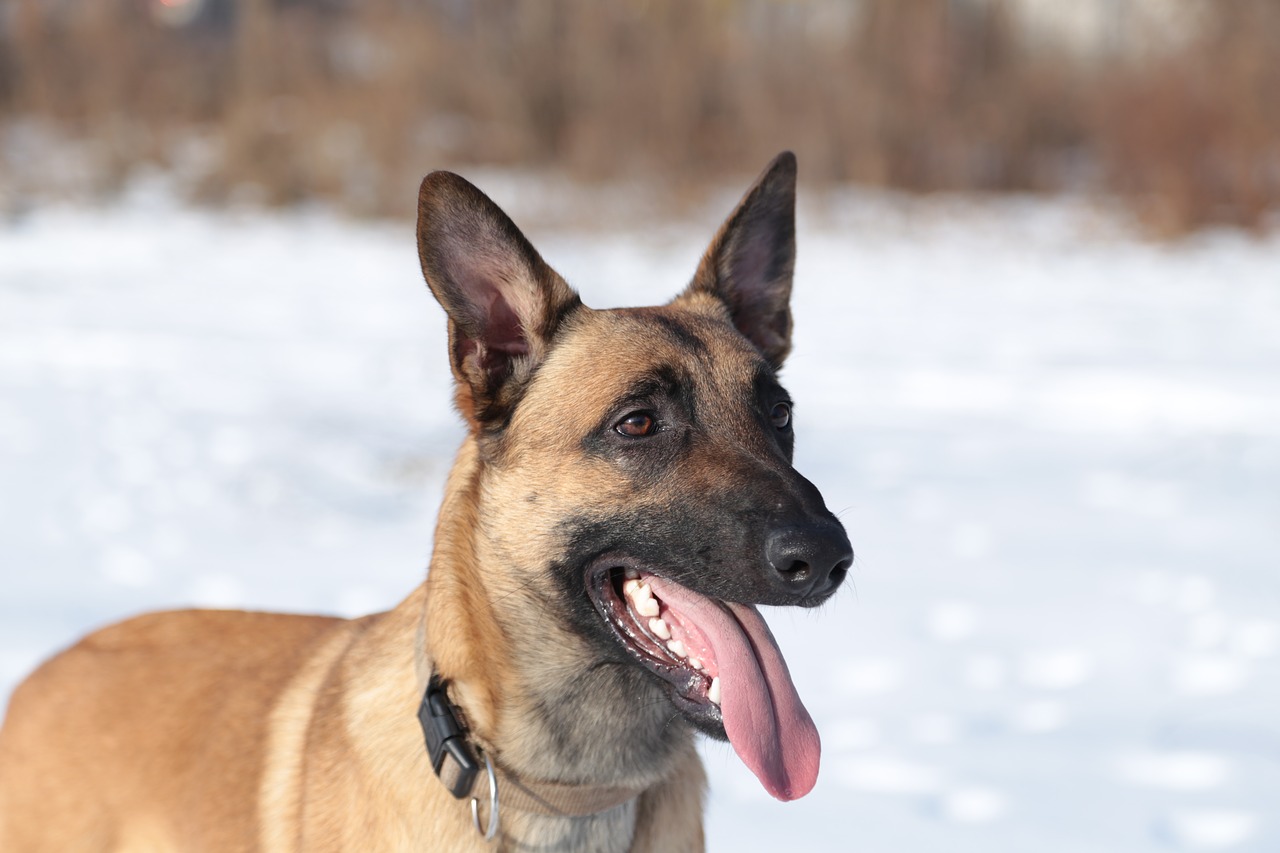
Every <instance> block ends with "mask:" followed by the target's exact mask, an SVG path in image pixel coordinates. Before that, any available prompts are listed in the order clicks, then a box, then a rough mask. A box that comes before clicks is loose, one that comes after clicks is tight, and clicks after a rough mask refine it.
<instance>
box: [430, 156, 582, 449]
mask: <svg viewBox="0 0 1280 853" xmlns="http://www.w3.org/2000/svg"><path fill="white" fill-rule="evenodd" d="M418 257H419V259H420V260H421V261H422V274H423V275H424V276H425V277H426V279H427V286H428V287H430V288H431V292H432V293H433V294H435V297H436V299H437V300H438V301H439V302H440V304H441V306H443V307H444V310H445V313H446V314H448V315H449V363H450V366H451V367H452V368H453V375H454V378H455V379H456V380H457V402H458V408H459V409H460V410H461V411H462V414H463V416H464V417H466V418H467V420H468V421H469V422H470V423H471V424H472V426H473V427H484V426H490V425H493V424H495V423H498V422H501V421H502V419H503V418H504V416H505V415H506V414H507V413H508V412H510V410H511V408H512V407H513V406H514V405H515V403H516V401H517V400H518V399H519V395H520V393H521V391H522V390H523V389H524V386H525V385H526V383H527V381H528V379H529V377H530V376H531V375H532V373H533V370H534V368H535V367H536V366H537V365H538V364H539V363H541V361H542V359H543V358H544V357H545V356H546V353H547V350H548V348H549V346H550V343H551V339H552V337H553V336H554V335H555V332H556V330H557V328H558V327H559V325H560V323H561V321H562V320H563V319H564V318H565V317H566V316H567V315H568V314H569V313H570V312H571V311H572V310H573V309H575V308H577V307H578V306H580V305H581V304H582V303H581V301H580V300H579V299H578V294H577V293H575V292H574V291H573V289H572V288H570V287H569V285H568V284H566V283H565V281H564V279H562V278H561V277H560V275H559V274H558V273H557V272H556V271H555V270H553V269H552V268H551V267H550V266H548V265H547V263H546V262H545V261H544V260H542V256H541V255H539V254H538V252H537V250H536V249H534V248H533V245H532V244H530V243H529V241H528V240H527V239H526V238H525V236H524V235H523V234H521V233H520V229H519V228H517V227H516V226H515V223H513V222H512V221H511V219H510V218H509V217H508V216H507V215H506V214H505V213H503V211H502V209H501V208H500V207H498V206H497V205H496V204H494V203H493V201H492V200H491V199H490V198H489V197H488V196H486V195H485V194H484V193H482V192H480V190H478V189H476V188H475V187H474V186H472V185H471V183H469V182H468V181H466V180H465V179H463V178H461V177H459V176H458V175H455V174H453V173H452V172H432V173H431V174H430V175H427V176H426V177H425V178H423V180H422V188H421V189H420V190H419V192H418Z"/></svg>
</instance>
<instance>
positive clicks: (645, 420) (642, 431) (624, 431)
mask: <svg viewBox="0 0 1280 853" xmlns="http://www.w3.org/2000/svg"><path fill="white" fill-rule="evenodd" d="M613 429H614V431H616V432H617V433H618V434H619V435H625V436H626V437H627V438H645V437H646V436H650V435H653V434H654V433H655V432H657V431H658V421H657V419H656V418H654V416H653V415H651V414H649V413H648V412H632V413H631V414H629V415H627V416H626V417H625V418H623V419H622V420H620V421H618V422H617V423H616V424H614V427H613Z"/></svg>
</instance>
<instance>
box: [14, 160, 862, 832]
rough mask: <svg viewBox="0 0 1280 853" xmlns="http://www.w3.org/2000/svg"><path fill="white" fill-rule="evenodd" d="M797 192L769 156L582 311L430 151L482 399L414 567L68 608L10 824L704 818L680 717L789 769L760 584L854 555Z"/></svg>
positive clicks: (808, 593)
mask: <svg viewBox="0 0 1280 853" xmlns="http://www.w3.org/2000/svg"><path fill="white" fill-rule="evenodd" d="M794 205H795V158H794V157H793V156H792V155H791V154H783V155H781V156H779V157H778V158H777V159H776V160H775V161H774V162H773V163H772V164H771V165H770V167H769V168H768V169H767V170H766V171H765V173H764V174H763V175H762V176H761V178H760V179H759V181H758V182H757V183H756V184H755V186H754V187H752V189H751V190H750V191H749V192H748V194H747V196H746V197H745V198H744V199H743V201H742V203H741V204H740V205H739V207H738V208H737V210H735V212H734V213H733V215H732V216H731V217H730V218H729V220H728V221H727V222H726V223H725V225H724V227H723V228H722V229H721V230H720V232H719V234H718V235H717V236H716V238H715V240H714V241H713V242H712V244H711V247H710V249H709V250H708V251H707V253H706V256H705V257H704V258H703V260H702V263H701V265H700V266H699V268H698V270H697V273H696V274H695V276H694V279H693V281H692V283H691V284H690V285H689V287H688V288H687V289H686V290H685V292H684V293H682V294H681V295H680V296H678V297H677V298H676V299H674V300H673V301H672V302H671V303H670V304H668V305H665V306H662V307H655V308H631V309H620V310H611V311H594V310H591V309H589V308H586V307H585V306H583V305H582V304H581V302H580V301H579V299H578V296H577V294H576V293H574V291H573V290H571V289H570V288H569V287H568V285H566V284H565V282H564V281H563V280H562V279H561V278H560V276H559V275H557V274H556V273H555V272H554V271H553V270H552V269H551V268H550V267H549V266H547V265H546V264H545V263H544V262H543V260H542V258H541V257H540V256H539V255H538V253H537V252H536V251H535V250H534V249H533V247H532V246H531V245H530V244H529V243H528V241H527V240H526V239H525V238H524V236H523V235H522V234H521V233H520V231H519V230H517V228H516V227H515V225H514V224H512V222H511V220H510V219H508V218H507V217H506V215H505V214H504V213H503V212H502V211H501V210H499V209H498V208H497V206H496V205H494V203H493V202H492V201H490V200H489V199H488V198H487V197H486V196H484V195H483V194H482V193H481V192H480V191H479V190H477V189H476V188H475V187H473V186H472V185H471V184H469V183H467V182H466V181H464V180H463V179H462V178H460V177H458V176H456V175H452V174H449V173H446V172H436V173H433V174H431V175H429V176H427V178H426V179H425V180H424V181H423V182H422V190H421V195H420V197H419V213H418V241H419V252H420V256H421V260H422V268H423V272H424V274H425V276H426V279H427V283H428V284H429V285H430V287H431V291H432V292H433V293H434V294H435V296H436V298H437V299H438V300H439V301H440V304H441V305H443V306H444V308H445V311H446V312H447V313H448V316H449V356H450V364H451V366H452V369H453V374H454V377H455V378H456V380H457V400H456V402H457V406H458V409H459V410H460V411H461V412H462V414H463V416H464V417H465V418H466V420H467V423H468V425H469V427H470V431H469V434H468V436H467V438H466V440H465V442H464V443H463V446H462V449H461V451H460V452H459V454H458V458H457V461H456V463H455V465H454V468H453V471H452V473H451V474H450V476H449V480H448V485H447V487H446V491H445V497H444V503H443V506H442V507H441V510H440V517H439V522H438V525H437V528H436V537H435V550H434V554H433V556H432V560H431V568H430V572H429V574H428V577H427V580H426V582H425V583H424V584H423V585H422V586H421V587H419V588H418V589H417V590H416V591H415V592H414V593H413V594H411V595H410V596H409V597H408V598H407V599H406V600H405V601H404V603H402V604H401V605H399V606H398V607H396V608H395V609H394V610H391V611H390V612H387V613H379V614H376V615H373V616H367V617H365V618H362V619H355V620H344V619H334V618H325V617H319V616H287V615H273V614H263V613H241V612H210V611H183V612H175V613H159V614H152V615H148V616H142V617H139V618H136V619H132V620H130V621H127V622H124V623H121V624H119V625H115V626H112V627H109V628H106V629H103V630H101V631H98V632H96V633H94V634H92V635H90V636H88V637H86V638H85V639H83V640H81V641H80V642H79V643H78V644H77V645H75V646H74V647H72V648H71V649H69V650H68V651H66V652H63V653H62V654H60V655H58V656H57V657H55V658H53V659H52V660H50V661H49V662H48V663H46V664H44V665H43V666H42V667H41V668H40V669H39V670H38V671H36V672H35V674H33V675H32V676H31V677H30V678H29V679H27V681H26V682H25V683H24V684H22V685H21V686H20V687H19V688H18V689H17V691H16V692H15V693H14V695H13V699H12V702H11V705H10V708H9V712H8V718H7V720H6V721H5V725H4V729H3V731H2V732H0V850H2V851H4V853H41V851H51V853H71V851H130V852H131V853H133V852H134V851H137V853H141V852H142V851H184V853H195V852H196V851H217V853H226V851H250V850H252V851H265V853H277V851H302V850H306V851H361V853H369V851H373V852H374V853H382V851H413V853H422V851H429V850H438V851H465V850H489V849H495V848H496V849H503V850H535V849H536V850H543V851H551V850H555V851H592V853H600V851H623V850H630V851H655V853H672V851H685V850H701V849H702V846H703V840H702V804H703V793H704V787H705V776H704V774H703V770H702V767H701V764H700V762H699V759H698V756H697V753H696V751H695V749H694V746H693V738H694V734H695V732H696V731H702V732H704V733H706V734H709V735H711V736H712V737H718V738H726V737H727V738H728V740H729V741H730V742H731V743H732V745H733V747H734V749H735V750H736V751H737V753H738V754H739V755H740V756H741V757H742V759H743V760H744V762H745V763H746V764H747V765H748V767H750V769H751V770H752V771H753V772H754V773H755V774H756V775H757V776H758V777H759V779H760V781H761V783H762V784H763V785H764V786H765V787H766V788H767V789H768V790H769V791H770V792H771V793H772V794H773V795H774V796H776V797H778V798H780V799H793V798H795V797H799V796H802V795H804V794H805V793H807V792H808V791H809V789H810V788H812V786H813V784H814V782H815V780H816V777H817V772H818V737H817V732H816V730H815V729H814V726H813V722H812V720H811V719H810V718H809V715H808V713H807V712H806V711H805V709H804V706H803V705H801V704H800V701H799V698H798V697H797V695H796V691H795V688H794V687H793V685H792V683H791V679H790V676H789V675H788V673H787V667H786V664H785V662H784V661H783V659H782V655H781V653H780V652H779V651H778V648H777V645H776V643H774V641H773V639H772V637H771V636H770V634H769V630H768V628H767V627H766V626H765V624H764V622H763V620H762V619H761V618H760V615H759V613H758V611H757V610H756V608H755V607H754V605H756V604H771V605H799V606H802V607H809V606H813V605H816V604H820V603H821V602H823V601H825V600H826V599H827V598H828V597H829V596H830V595H831V594H832V593H833V592H834V591H835V590H836V588H837V587H838V586H839V584H840V582H841V580H842V579H843V577H844V575H845V572H846V571H847V569H848V566H849V564H850V562H851V560H852V553H851V551H850V548H849V543H848V539H847V538H846V537H845V534H844V531H843V529H842V528H841V526H840V524H839V523H838V522H837V521H836V519H835V518H834V517H833V516H832V515H831V513H829V512H828V511H827V509H826V507H825V506H824V505H823V502H822V498H821V496H820V495H819V494H818V492H817V490H816V489H815V488H814V487H813V485H811V484H810V483H809V482H808V481H807V480H805V479H804V478H802V477H801V476H800V475H799V474H797V473H796V472H795V470H794V469H793V468H792V467H791V461H790V460H791V453H792V444H793V436H792V431H791V404H790V400H789V398H788V396H787V394H786V392H785V391H784V390H783V389H782V387H781V386H780V385H779V384H778V381H777V378H776V371H777V369H778V368H779V367H780V366H781V364H782V361H783V358H784V357H785V356H786V354H787V351H788V350H789V348H790V334H791V314H790V310H789V308H788V300H789V297H790V290H791V275H792V268H793V263H794V253H795V248H794V244H795V226H794ZM491 786H493V787H491ZM494 787H496V795H495V792H494ZM495 806H496V807H495ZM485 834H488V835H490V836H491V837H492V839H493V840H491V841H487V840H486V839H485V837H484V836H485Z"/></svg>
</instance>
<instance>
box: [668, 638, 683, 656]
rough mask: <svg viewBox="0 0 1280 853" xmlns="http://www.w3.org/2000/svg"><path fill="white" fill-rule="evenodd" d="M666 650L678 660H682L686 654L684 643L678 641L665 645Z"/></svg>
mask: <svg viewBox="0 0 1280 853" xmlns="http://www.w3.org/2000/svg"><path fill="white" fill-rule="evenodd" d="M667 648H668V649H670V650H671V654H673V655H675V656H676V657H678V658H682V657H684V656H685V654H686V652H685V650H684V643H682V642H680V641H679V640H672V641H671V642H669V643H667Z"/></svg>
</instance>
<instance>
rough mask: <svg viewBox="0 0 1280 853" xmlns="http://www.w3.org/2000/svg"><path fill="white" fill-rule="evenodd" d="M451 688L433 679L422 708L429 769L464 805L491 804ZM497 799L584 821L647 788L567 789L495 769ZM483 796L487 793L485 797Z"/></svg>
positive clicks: (539, 812)
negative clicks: (476, 801)
mask: <svg viewBox="0 0 1280 853" xmlns="http://www.w3.org/2000/svg"><path fill="white" fill-rule="evenodd" d="M447 688H448V682H446V681H442V680H441V679H440V677H439V676H438V675H436V674H435V673H432V675H431V678H430V680H429V681H428V682H427V690H426V692H425V693H424V694H423V696H422V704H421V705H420V706H419V707H418V721H419V722H420V723H421V724H422V734H423V736H424V737H425V739H426V743H427V755H428V756H429V757H430V758H431V769H432V770H433V771H435V774H436V776H437V777H439V779H440V781H441V782H442V783H444V786H445V788H447V789H448V791H449V793H451V794H453V796H454V797H456V798H457V799H459V800H461V799H463V798H465V797H475V798H477V799H480V800H481V801H487V800H488V799H489V794H488V788H489V777H488V774H487V773H484V772H482V771H483V770H484V769H485V766H484V763H483V762H482V761H481V760H480V758H479V757H478V754H477V753H478V751H477V748H476V747H475V746H474V745H473V744H472V743H471V742H470V740H469V739H468V738H467V730H466V728H464V727H463V725H462V722H461V721H460V719H459V716H458V709H457V707H456V706H455V705H454V704H453V702H451V701H450V700H449V694H448V691H447ZM494 775H495V776H496V777H497V784H498V789H499V792H500V793H499V795H498V796H499V797H500V801H501V803H502V808H504V809H507V808H509V809H514V810H516V811H522V812H529V813H532V814H537V815H544V816H547V817H586V816H588V815H594V814H599V813H600V812H604V811H608V810H609V809H612V808H616V807H618V806H620V805H622V804H623V803H626V802H629V801H631V800H633V799H635V798H636V797H637V796H639V795H640V793H641V792H642V791H643V790H644V789H643V788H622V787H601V786H595V785H568V784H563V783H559V782H533V781H524V780H521V779H518V778H516V777H515V776H512V775H511V774H510V773H507V772H506V771H505V770H504V769H503V768H502V767H501V766H494ZM481 792H483V793H481Z"/></svg>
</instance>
